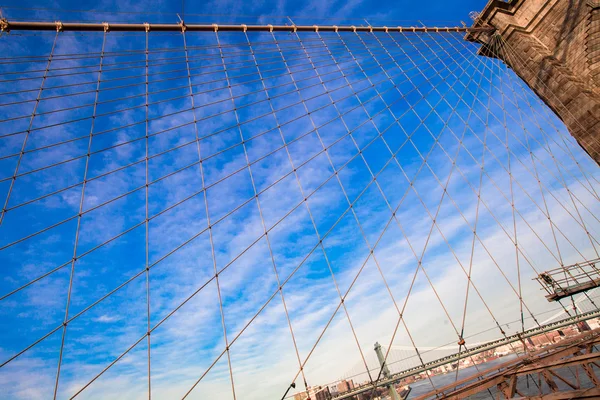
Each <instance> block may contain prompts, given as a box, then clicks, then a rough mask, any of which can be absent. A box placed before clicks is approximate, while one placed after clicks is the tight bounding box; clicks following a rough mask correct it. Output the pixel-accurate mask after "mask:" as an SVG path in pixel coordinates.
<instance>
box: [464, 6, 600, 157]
mask: <svg viewBox="0 0 600 400" xmlns="http://www.w3.org/2000/svg"><path fill="white" fill-rule="evenodd" d="M474 26H476V27H481V26H492V27H494V28H495V32H494V33H472V34H469V35H467V40H471V41H476V42H479V43H482V44H492V43H493V40H494V38H493V35H494V34H500V35H501V36H502V38H503V39H504V40H505V41H506V42H507V43H508V45H509V46H510V47H511V48H512V50H514V53H513V52H509V53H508V54H509V55H508V56H506V54H507V53H506V52H500V54H499V56H498V55H493V54H490V53H489V52H486V51H485V50H483V49H484V48H483V49H482V51H481V53H482V54H484V55H488V56H498V57H500V58H503V61H504V62H505V63H507V64H508V65H509V66H510V67H511V68H512V69H513V70H514V71H515V72H516V73H517V75H519V76H520V77H521V79H523V80H524V81H525V82H526V83H527V84H528V85H529V87H531V89H532V90H533V91H534V92H535V93H536V94H537V95H538V96H539V97H540V98H541V99H542V100H544V102H546V104H547V105H548V106H549V107H550V108H551V109H552V110H553V111H554V112H555V113H556V114H557V115H558V116H559V117H560V118H561V119H562V120H563V122H564V123H565V125H566V126H567V128H568V129H569V131H570V132H571V134H572V135H573V136H574V137H575V138H576V139H577V141H578V142H579V144H580V145H581V146H582V147H583V148H584V149H585V151H587V152H588V154H590V156H591V157H592V158H594V159H595V160H596V162H598V163H600V0H508V1H507V0H504V1H502V0H489V2H488V4H487V5H486V7H485V9H484V10H483V11H482V12H481V13H480V14H479V17H478V18H477V19H476V21H475V23H474ZM511 55H512V56H511Z"/></svg>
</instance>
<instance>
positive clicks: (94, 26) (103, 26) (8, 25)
mask: <svg viewBox="0 0 600 400" xmlns="http://www.w3.org/2000/svg"><path fill="white" fill-rule="evenodd" d="M0 29H1V30H2V31H3V32H10V31H58V32H64V31H80V32H110V31H115V32H146V31H148V32H150V31H158V32H181V31H183V30H184V31H197V32H216V31H227V32H246V31H248V32H482V31H490V30H493V28H469V27H460V26H456V27H448V26H444V27H425V26H417V27H413V26H408V27H407V26H390V27H388V26H354V25H340V26H336V25H245V24H239V25H220V24H189V25H188V24H185V23H179V24H149V23H141V24H113V23H108V22H102V23H81V22H60V21H54V22H28V21H9V20H7V19H2V20H0Z"/></svg>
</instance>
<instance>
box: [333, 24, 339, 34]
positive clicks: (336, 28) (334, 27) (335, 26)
mask: <svg viewBox="0 0 600 400" xmlns="http://www.w3.org/2000/svg"><path fill="white" fill-rule="evenodd" d="M333 30H334V31H335V33H337V31H338V27H337V25H334V26H333Z"/></svg>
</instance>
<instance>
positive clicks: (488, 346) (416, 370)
mask: <svg viewBox="0 0 600 400" xmlns="http://www.w3.org/2000/svg"><path fill="white" fill-rule="evenodd" d="M596 317H600V310H595V311H590V312H587V313H582V314H579V315H577V316H573V317H569V318H565V319H562V320H560V321H555V322H550V323H548V324H546V325H543V326H539V327H536V328H532V329H528V330H526V331H525V332H521V333H517V334H514V335H511V336H507V337H504V338H501V339H498V340H494V341H491V342H488V343H485V344H482V345H479V346H477V347H473V348H471V349H469V350H468V351H463V352H462V353H455V354H452V355H449V356H446V357H442V358H440V359H437V360H434V361H430V362H427V363H425V364H423V365H419V366H417V367H413V368H409V369H407V370H404V371H401V372H398V373H395V374H393V375H392V376H391V377H389V378H387V379H380V380H379V381H377V382H373V383H369V384H367V385H364V386H361V387H358V388H355V389H354V390H352V391H349V392H346V393H342V394H340V395H339V396H336V397H333V400H343V399H349V398H352V396H356V395H357V394H360V393H365V392H367V391H370V390H373V389H374V388H376V387H381V386H387V385H392V384H395V383H397V382H399V381H401V380H402V379H404V378H408V377H409V376H414V375H418V374H420V373H422V372H426V371H429V370H431V369H434V368H437V367H439V366H441V365H446V364H450V363H453V362H457V361H459V360H461V359H464V358H466V357H470V356H473V355H475V354H479V353H482V352H484V351H488V350H492V349H495V348H497V347H500V346H504V345H506V344H509V343H514V342H518V341H521V340H523V339H526V338H529V337H532V336H536V335H539V334H542V333H546V332H549V331H553V330H555V329H559V328H563V327H565V326H569V325H573V324H575V323H577V322H581V321H585V320H588V319H591V318H596ZM388 365H389V363H388Z"/></svg>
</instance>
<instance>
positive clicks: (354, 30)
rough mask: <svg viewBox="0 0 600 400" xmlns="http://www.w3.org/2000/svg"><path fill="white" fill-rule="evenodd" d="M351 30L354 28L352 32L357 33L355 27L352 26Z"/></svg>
mask: <svg viewBox="0 0 600 400" xmlns="http://www.w3.org/2000/svg"><path fill="white" fill-rule="evenodd" d="M350 28H352V32H354V33H356V27H355V26H354V25H352V26H351V27H350Z"/></svg>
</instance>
